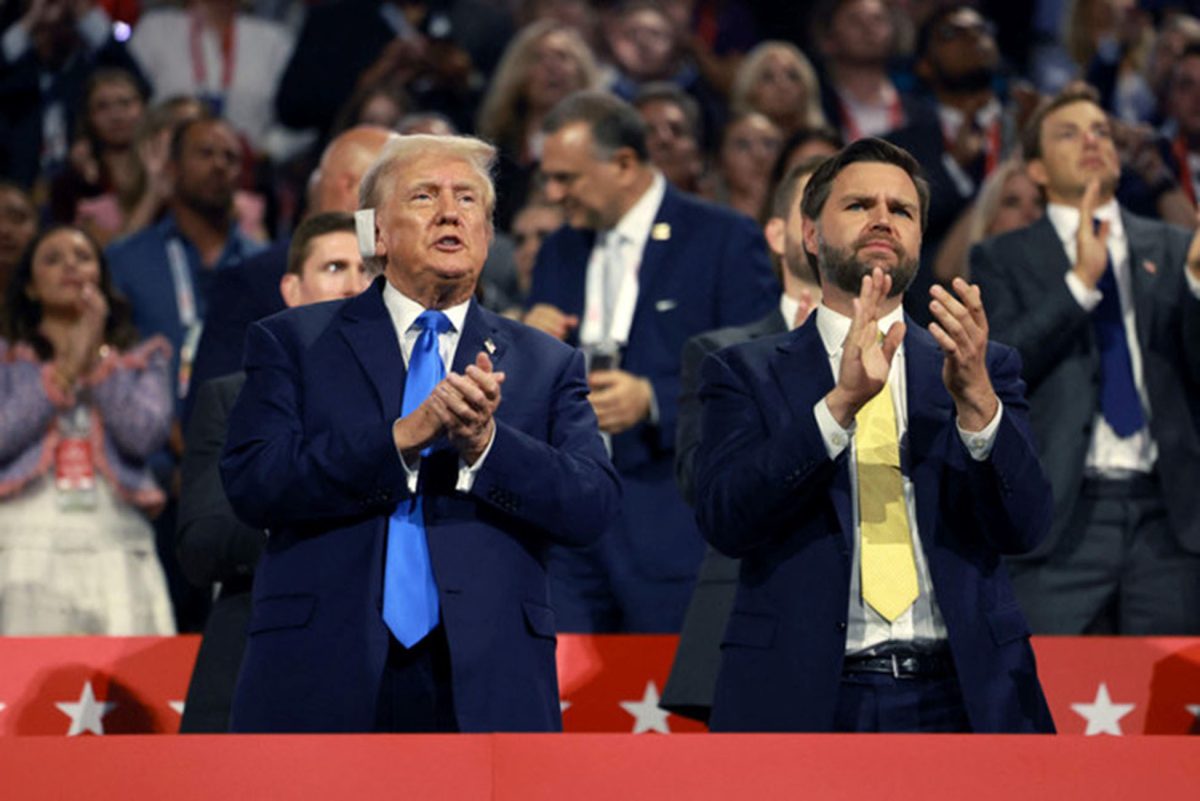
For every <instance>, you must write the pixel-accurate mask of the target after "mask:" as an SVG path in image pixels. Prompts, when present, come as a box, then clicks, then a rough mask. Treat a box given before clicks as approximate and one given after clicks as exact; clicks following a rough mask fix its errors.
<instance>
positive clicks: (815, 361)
mask: <svg viewBox="0 0 1200 801" xmlns="http://www.w3.org/2000/svg"><path fill="white" fill-rule="evenodd" d="M771 372H772V374H773V375H774V378H775V381H776V382H777V383H778V385H779V387H780V391H781V392H782V394H783V397H784V399H785V401H786V403H787V405H788V407H789V408H790V409H791V412H792V414H793V415H794V416H796V417H797V418H802V417H805V416H807V415H810V414H812V409H813V406H815V405H816V403H817V401H818V400H820V399H821V398H823V397H825V396H826V395H827V394H829V391H830V390H831V389H833V384H834V379H833V371H832V370H831V369H830V367H829V354H828V353H827V352H826V351H825V343H824V342H823V341H822V340H821V334H820V332H819V331H818V330H817V315H815V314H813V315H810V316H809V318H808V320H807V322H805V323H804V325H802V326H800V327H799V328H797V329H796V330H795V331H793V332H792V333H791V334H790V335H788V336H787V337H785V338H783V339H782V340H781V341H780V343H779V344H778V345H777V346H776V350H775V353H774V355H773V358H772V359H771ZM844 462H845V464H844V465H843V466H842V467H841V468H840V469H838V470H835V471H834V473H833V480H832V482H831V485H830V492H829V494H830V499H831V500H832V501H833V507H834V510H835V511H836V512H837V518H838V523H839V525H841V528H842V535H843V536H844V537H846V538H847V542H849V539H850V537H851V536H852V535H853V533H854V515H853V514H852V510H851V508H850V497H851V496H850V470H849V464H850V462H849V460H848V459H847V460H844Z"/></svg>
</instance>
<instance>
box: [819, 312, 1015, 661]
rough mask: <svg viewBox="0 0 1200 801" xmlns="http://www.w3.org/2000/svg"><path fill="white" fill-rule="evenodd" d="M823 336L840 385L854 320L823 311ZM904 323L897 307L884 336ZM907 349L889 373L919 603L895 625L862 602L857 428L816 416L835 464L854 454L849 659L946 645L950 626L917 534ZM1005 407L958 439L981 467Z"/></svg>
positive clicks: (824, 408) (825, 411) (825, 410)
mask: <svg viewBox="0 0 1200 801" xmlns="http://www.w3.org/2000/svg"><path fill="white" fill-rule="evenodd" d="M816 315H817V331H818V332H819V333H820V335H821V341H822V342H823V343H824V345H825V352H826V353H828V354H829V367H830V369H831V370H832V371H833V376H834V380H835V381H836V379H837V375H838V370H839V368H840V366H841V362H842V343H843V342H844V341H845V339H846V334H847V333H849V331H850V322H851V320H850V318H849V317H846V316H844V315H841V314H839V313H838V312H835V311H834V310H833V309H830V308H829V307H828V306H825V305H821V306H818V307H817V311H816ZM903 319H904V310H903V308H902V307H897V308H896V309H895V310H893V311H892V312H890V313H888V314H887V315H885V316H884V317H883V318H881V319H880V320H879V330H880V331H882V332H886V331H887V330H888V329H889V328H891V326H892V324H893V323H896V322H900V321H901V320H903ZM904 364H905V356H904V345H903V343H901V345H900V347H899V348H897V349H896V354H895V355H894V356H893V357H892V365H891V369H890V372H889V373H888V388H889V390H890V391H891V393H892V403H893V405H894V406H895V408H896V435H897V439H898V440H899V442H900V453H901V455H902V456H901V469H902V470H903V471H904V475H903V490H904V505H905V507H906V508H907V510H908V528H909V531H910V532H911V533H912V543H913V557H914V559H915V561H916V567H917V589H918V595H917V600H916V601H915V602H914V603H913V605H912V606H910V607H909V608H908V609H906V610H905V611H904V613H903V614H901V615H900V616H899V617H898V618H896V619H895V620H893V621H891V622H889V621H888V620H887V618H885V617H883V616H882V615H880V614H879V613H878V612H876V611H875V610H874V609H872V608H871V607H870V605H869V604H867V603H866V602H864V601H863V598H862V575H861V557H860V554H859V546H858V543H859V532H858V528H859V512H858V464H857V457H856V454H855V450H854V448H851V447H850V445H851V443H852V442H853V441H854V433H855V429H856V424H855V423H851V424H850V427H849V428H842V426H841V425H840V424H839V423H838V422H837V420H835V419H834V417H833V413H832V412H830V411H829V405H828V404H827V403H826V402H825V399H824V398H822V399H821V400H819V401H817V404H816V406H814V407H813V411H814V413H815V414H816V418H817V426H818V428H820V431H821V437H822V438H823V439H824V441H825V449H826V451H827V452H828V453H829V458H830V459H837V458H838V457H839V456H840V455H841V453H842V451H844V450H847V448H849V452H848V454H847V456H848V458H849V462H850V465H849V467H850V505H851V509H852V514H853V518H854V537H853V542H854V546H853V552H854V558H853V563H852V565H851V569H850V609H849V616H848V617H847V626H846V653H848V654H853V653H858V652H860V651H865V650H867V649H869V648H872V647H873V646H876V645H879V644H881V643H884V642H915V643H934V642H938V641H943V640H945V639H946V624H945V621H943V619H942V613H941V610H940V609H938V605H937V598H936V596H935V594H934V588H933V580H932V579H931V577H930V575H929V565H928V563H927V562H926V560H925V552H924V549H923V548H922V547H921V534H920V531H919V530H918V528H917V504H916V490H915V488H914V487H913V483H912V479H911V478H909V475H908V472H907V470H908V465H907V453H908V447H907V442H906V441H905V437H906V436H907V434H908V392H907V386H906V378H905V369H904ZM1003 412H1004V405H1003V404H1000V407H999V408H998V409H997V410H996V415H995V416H994V417H993V418H992V420H991V422H989V423H988V424H987V426H985V427H984V429H983V430H982V431H977V432H968V431H964V430H963V429H962V428H961V427H960V428H959V429H958V434H959V436H960V437H961V438H962V441H963V444H964V445H966V447H967V451H968V452H969V453H970V455H971V458H973V459H976V460H978V461H983V460H984V459H987V458H988V456H989V455H990V454H991V452H992V445H993V444H994V443H995V441H996V431H997V430H998V429H999V428H1000V419H1001V417H1002V415H1003Z"/></svg>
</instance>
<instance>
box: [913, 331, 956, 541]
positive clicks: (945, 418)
mask: <svg viewBox="0 0 1200 801" xmlns="http://www.w3.org/2000/svg"><path fill="white" fill-rule="evenodd" d="M907 323H908V333H907V334H906V335H905V337H904V362H905V364H904V367H905V385H906V398H905V402H906V404H907V407H908V431H907V434H906V436H905V441H904V442H902V443H901V464H902V465H904V469H905V472H906V474H907V475H908V477H909V480H910V481H912V483H913V487H914V490H915V495H916V503H917V528H918V530H919V531H921V532H922V537H923V539H922V542H923V543H925V544H926V546H928V545H929V544H930V542H931V541H932V537H933V532H934V531H935V529H936V517H937V509H938V502H939V484H940V481H939V476H940V473H941V469H942V465H941V461H940V460H936V459H933V458H932V457H933V455H934V453H933V451H934V448H935V447H937V446H938V444H939V443H938V438H939V436H941V435H943V434H944V432H945V430H946V427H947V426H948V425H949V424H950V418H951V415H952V412H953V408H954V406H953V402H952V401H951V399H950V396H949V394H948V393H947V391H946V387H945V384H944V383H943V382H942V352H941V350H940V349H939V348H938V347H937V344H936V343H935V342H934V340H933V337H932V336H930V335H929V334H928V333H927V332H926V331H925V330H924V329H922V328H920V327H918V326H917V325H916V324H915V323H914V322H913V321H912V320H907ZM927 550H928V548H927Z"/></svg>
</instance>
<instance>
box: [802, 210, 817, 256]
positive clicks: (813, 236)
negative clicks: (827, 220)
mask: <svg viewBox="0 0 1200 801" xmlns="http://www.w3.org/2000/svg"><path fill="white" fill-rule="evenodd" d="M804 250H805V251H807V252H808V253H811V254H812V255H813V256H816V255H817V254H818V253H820V251H821V246H820V242H819V237H818V236H817V224H816V223H815V222H813V221H812V220H810V219H808V218H807V217H805V218H804Z"/></svg>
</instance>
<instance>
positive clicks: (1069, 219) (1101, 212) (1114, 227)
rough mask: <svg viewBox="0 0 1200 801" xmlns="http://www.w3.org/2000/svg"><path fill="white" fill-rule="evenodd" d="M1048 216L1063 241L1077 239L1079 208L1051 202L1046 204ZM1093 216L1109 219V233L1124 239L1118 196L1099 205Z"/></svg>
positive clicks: (1111, 236) (1112, 237) (1113, 236)
mask: <svg viewBox="0 0 1200 801" xmlns="http://www.w3.org/2000/svg"><path fill="white" fill-rule="evenodd" d="M1046 216H1047V217H1049V218H1050V224H1051V225H1053V226H1054V232H1055V233H1057V234H1058V238H1059V239H1060V240H1061V241H1063V242H1072V241H1074V239H1075V234H1076V233H1078V231H1079V209H1078V208H1076V207H1075V206H1064V205H1061V204H1059V203H1050V204H1048V205H1047V206H1046ZM1093 216H1095V217H1096V218H1097V219H1100V220H1107V221H1108V225H1109V227H1108V235H1109V238H1110V239H1124V238H1125V227H1124V226H1123V225H1121V207H1120V206H1119V205H1118V204H1117V200H1116V198H1113V199H1112V200H1110V201H1108V202H1107V203H1105V204H1104V205H1103V206H1099V207H1098V208H1097V209H1096V210H1095V211H1094V212H1093Z"/></svg>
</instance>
